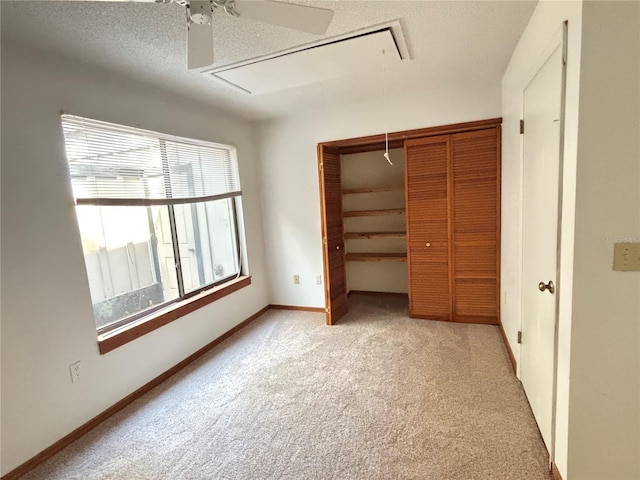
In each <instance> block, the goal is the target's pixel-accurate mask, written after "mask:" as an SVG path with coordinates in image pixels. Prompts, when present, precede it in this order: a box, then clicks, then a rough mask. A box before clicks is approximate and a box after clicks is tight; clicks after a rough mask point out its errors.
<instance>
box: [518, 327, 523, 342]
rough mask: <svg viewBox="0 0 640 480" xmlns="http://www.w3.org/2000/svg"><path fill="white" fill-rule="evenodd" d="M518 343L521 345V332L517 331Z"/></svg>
mask: <svg viewBox="0 0 640 480" xmlns="http://www.w3.org/2000/svg"><path fill="white" fill-rule="evenodd" d="M518 343H522V331H521V330H518Z"/></svg>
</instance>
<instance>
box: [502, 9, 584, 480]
mask: <svg viewBox="0 0 640 480" xmlns="http://www.w3.org/2000/svg"><path fill="white" fill-rule="evenodd" d="M565 20H568V21H569V30H568V33H569V35H568V52H567V90H566V103H565V141H564V182H563V185H562V189H563V197H562V225H561V228H562V242H561V245H560V248H561V265H560V286H559V291H558V294H559V296H560V315H559V332H558V381H557V401H556V425H555V428H556V445H555V462H556V464H557V466H558V468H559V470H560V473H561V474H562V475H563V478H565V480H567V477H566V472H567V448H568V445H567V438H568V421H569V373H570V371H569V369H570V358H569V355H570V350H571V349H570V346H571V305H572V304H571V298H572V297H571V285H572V276H573V223H574V217H575V175H576V173H575V172H576V162H577V143H578V105H579V95H580V51H581V34H582V33H581V32H582V3H581V2H579V1H563V2H552V1H543V2H540V3H539V4H538V6H537V7H536V10H535V11H534V13H533V15H532V16H531V20H530V21H529V24H528V26H527V28H526V29H525V31H524V32H523V34H522V37H521V38H520V41H519V42H518V45H517V46H516V48H515V50H514V53H513V55H512V57H511V61H510V62H509V65H508V67H507V69H506V71H505V74H504V77H503V79H502V118H503V125H502V225H501V229H502V238H501V267H500V270H501V280H500V289H501V292H500V298H501V317H502V324H503V326H504V329H505V333H506V335H507V339H508V340H509V344H510V346H511V349H512V350H513V352H514V355H515V356H516V359H518V360H519V358H520V348H519V345H518V343H517V332H518V330H519V329H520V325H521V311H520V308H521V307H520V305H521V275H522V217H521V211H522V167H523V166H522V153H521V152H522V136H521V135H520V133H519V121H520V119H521V118H522V92H523V91H524V89H525V87H526V85H527V84H528V83H529V81H530V80H531V78H532V77H533V75H534V74H535V72H536V71H537V69H538V68H539V67H540V66H541V65H542V63H543V61H544V60H545V52H546V54H547V55H548V54H549V53H551V52H550V51H549V49H548V47H549V46H550V43H552V42H553V40H554V39H556V38H558V37H557V35H558V34H559V32H561V28H562V22H564V21H565Z"/></svg>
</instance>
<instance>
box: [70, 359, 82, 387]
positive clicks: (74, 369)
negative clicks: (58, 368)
mask: <svg viewBox="0 0 640 480" xmlns="http://www.w3.org/2000/svg"><path fill="white" fill-rule="evenodd" d="M69 374H70V375H71V382H72V383H75V382H79V381H80V360H78V361H77V362H75V363H72V364H71V365H69Z"/></svg>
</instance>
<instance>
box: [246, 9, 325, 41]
mask: <svg viewBox="0 0 640 480" xmlns="http://www.w3.org/2000/svg"><path fill="white" fill-rule="evenodd" d="M234 11H235V12H236V13H238V14H239V15H240V17H242V18H248V19H251V20H257V21H259V22H264V23H269V24H271V25H278V26H280V27H286V28H292V29H294V30H302V31H303V32H309V33H315V34H316V35H321V34H323V33H325V32H326V31H327V28H328V27H329V24H330V23H331V20H332V19H333V10H329V9H326V8H317V7H309V6H306V5H298V4H296V3H284V2H273V1H271V0H243V1H242V0H239V1H237V2H235V4H234Z"/></svg>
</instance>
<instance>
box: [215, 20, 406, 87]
mask: <svg viewBox="0 0 640 480" xmlns="http://www.w3.org/2000/svg"><path fill="white" fill-rule="evenodd" d="M372 28H375V29H374V30H368V31H360V32H355V33H352V34H349V35H348V36H342V37H337V38H333V39H328V40H327V39H325V40H324V41H322V42H318V43H315V44H311V45H306V46H303V47H299V48H297V49H295V50H289V51H285V52H280V53H276V54H274V55H270V56H268V57H262V58H256V59H252V60H248V61H245V62H241V63H236V64H233V65H228V66H225V67H220V68H217V69H214V70H209V71H205V72H203V73H204V74H206V75H211V76H213V77H215V78H217V79H220V80H222V81H223V82H225V83H227V84H229V85H232V86H234V87H237V88H239V89H241V90H242V91H243V92H245V93H249V94H251V95H258V94H263V93H271V92H276V91H279V90H285V89H289V88H293V87H298V86H301V85H308V84H311V83H318V82H322V81H325V80H331V79H334V78H338V77H342V76H345V75H348V74H349V73H352V72H361V71H367V70H376V69H380V68H382V62H383V57H382V52H383V51H384V52H385V57H384V63H385V65H387V66H388V65H394V64H396V63H397V62H398V61H400V60H403V59H406V58H409V55H408V52H407V49H406V43H405V41H404V36H403V35H402V30H401V28H400V23H399V22H397V21H396V22H392V23H391V24H388V25H383V26H378V27H372Z"/></svg>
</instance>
